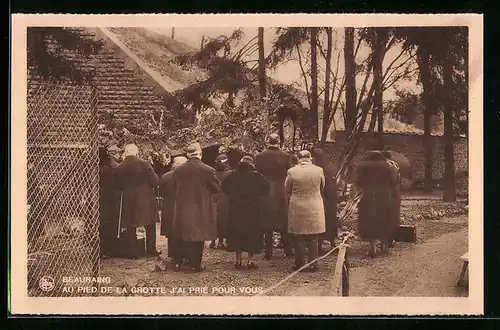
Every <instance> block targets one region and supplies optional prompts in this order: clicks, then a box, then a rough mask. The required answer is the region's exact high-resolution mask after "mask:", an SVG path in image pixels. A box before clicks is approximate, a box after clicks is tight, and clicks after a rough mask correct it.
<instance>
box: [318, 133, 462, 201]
mask: <svg viewBox="0 0 500 330" xmlns="http://www.w3.org/2000/svg"><path fill="white" fill-rule="evenodd" d="M431 139H432V141H433V146H434V150H433V155H434V156H433V179H435V180H438V181H439V180H442V178H443V173H444V139H443V137H442V136H432V137H431ZM345 140H346V134H345V133H344V132H337V133H336V141H335V142H334V143H329V144H328V145H327V146H326V148H325V149H326V150H327V152H328V154H329V156H330V158H331V160H332V161H333V162H334V164H338V162H339V155H340V152H341V150H342V147H343V146H344V143H345ZM372 142H373V137H372V136H371V135H369V134H368V133H366V134H364V135H363V136H362V138H361V144H360V148H359V151H358V153H357V154H356V157H355V162H356V161H357V160H359V158H360V157H361V155H362V154H363V152H364V151H365V150H366V148H367V147H368V146H370V145H371V143H372ZM384 144H385V145H386V146H387V148H388V149H392V150H394V151H397V152H399V153H401V154H403V155H405V156H406V157H407V158H408V159H409V160H410V162H411V164H412V166H413V178H414V181H420V180H423V179H424V149H423V136H422V135H411V134H398V133H386V134H385V135H384ZM454 146H455V147H454V155H455V173H456V176H457V185H458V186H457V190H458V191H460V192H462V193H463V192H466V191H467V189H468V187H467V185H468V180H467V178H468V166H469V165H468V159H469V158H468V142H467V139H466V138H463V137H457V138H456V140H455V145H454Z"/></svg>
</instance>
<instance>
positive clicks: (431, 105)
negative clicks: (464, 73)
mask: <svg viewBox="0 0 500 330" xmlns="http://www.w3.org/2000/svg"><path fill="white" fill-rule="evenodd" d="M418 65H419V70H420V80H421V81H422V88H423V95H422V96H423V103H424V106H425V111H424V136H423V144H424V189H425V190H426V191H432V189H433V178H432V157H433V145H432V140H431V116H432V114H433V113H434V112H435V109H436V104H435V99H434V95H433V94H434V88H433V79H434V78H433V77H432V73H431V63H430V54H429V52H428V50H427V49H423V48H422V46H420V47H419V49H418Z"/></svg>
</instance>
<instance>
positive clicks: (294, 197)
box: [285, 150, 326, 272]
mask: <svg viewBox="0 0 500 330" xmlns="http://www.w3.org/2000/svg"><path fill="white" fill-rule="evenodd" d="M298 158H299V164H298V165H297V166H294V167H293V168H291V169H289V170H288V174H287V177H286V180H285V189H286V193H287V197H288V200H289V202H288V205H289V208H288V233H290V234H291V235H293V237H294V243H295V267H294V270H297V269H299V268H301V267H302V266H304V264H305V248H306V246H307V248H308V262H312V261H313V260H315V259H316V258H317V257H318V238H319V237H318V236H319V235H320V234H323V233H324V232H325V230H326V222H325V209H324V204H323V196H322V192H323V189H324V187H325V176H324V172H323V169H322V168H321V167H319V166H316V165H314V164H313V163H312V158H311V153H310V152H309V151H308V150H302V151H301V152H300V153H299V157H298ZM306 269H307V271H313V272H314V271H316V270H317V269H318V265H317V263H316V262H315V263H313V264H312V265H310V266H309V267H308V268H306Z"/></svg>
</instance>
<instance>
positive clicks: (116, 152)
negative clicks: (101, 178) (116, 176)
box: [108, 145, 122, 168]
mask: <svg viewBox="0 0 500 330" xmlns="http://www.w3.org/2000/svg"><path fill="white" fill-rule="evenodd" d="M121 153H122V150H121V149H120V148H118V147H117V146H115V145H113V146H110V147H108V155H109V158H110V163H111V167H113V168H116V167H117V166H118V164H120V162H121V157H122V155H121Z"/></svg>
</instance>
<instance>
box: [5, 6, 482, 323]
mask: <svg viewBox="0 0 500 330" xmlns="http://www.w3.org/2000/svg"><path fill="white" fill-rule="evenodd" d="M35 16H36V15H35ZM40 16H43V15H40ZM61 16H65V15H61ZM73 16H75V17H76V16H79V15H73ZM91 16H93V15H89V16H87V17H91ZM112 16H113V15H112ZM119 16H122V18H126V16H125V15H116V17H119ZM129 16H130V17H131V18H132V17H133V16H134V15H129ZM137 16H140V15H137ZM176 16H177V17H176V19H172V20H171V22H172V23H174V22H177V23H178V24H175V25H174V24H172V23H170V24H171V25H172V26H167V25H168V23H169V21H168V20H167V21H164V23H163V25H161V24H152V23H151V22H148V23H147V18H143V19H142V21H141V20H135V21H134V22H136V23H139V24H133V23H126V22H127V20H123V19H122V20H121V21H120V20H117V21H116V22H113V20H111V22H113V23H112V24H111V23H110V24H109V25H107V26H105V25H103V23H102V22H103V21H100V22H101V23H97V24H95V25H93V26H92V25H89V24H91V23H92V20H91V19H90V18H88V19H87V22H86V23H87V24H77V23H74V25H71V24H66V23H71V20H64V21H63V22H64V24H63V25H61V24H50V20H46V22H47V24H45V25H44V24H34V25H32V26H30V25H29V24H27V23H26V22H24V24H25V25H24V26H23V27H20V29H22V30H23V31H22V32H21V34H20V35H23V34H24V38H25V41H24V43H22V44H23V45H24V46H23V47H25V48H24V52H25V54H23V57H22V58H24V59H25V63H24V68H25V71H26V72H25V73H23V74H22V75H21V76H20V77H24V78H23V79H25V81H24V82H21V84H20V85H18V86H25V87H26V90H25V91H22V90H17V91H16V93H19V94H20V95H21V96H22V98H18V99H20V100H21V101H20V102H23V101H24V102H25V104H24V109H25V110H24V111H25V113H24V114H22V115H21V114H18V115H17V117H16V116H15V115H13V122H12V125H13V126H15V125H16V123H15V122H14V121H15V120H16V118H17V119H18V120H22V121H24V124H23V125H25V126H24V128H22V126H21V131H18V132H17V133H18V134H20V135H23V134H24V137H23V140H19V141H25V143H26V144H25V149H24V150H23V151H22V152H21V151H18V152H19V153H18V154H17V155H13V157H17V162H18V163H17V164H19V166H17V165H14V163H12V164H13V165H12V167H13V168H14V167H17V168H18V169H17V171H18V173H19V174H20V175H23V174H24V179H23V178H21V179H20V180H21V181H23V182H26V184H25V185H24V186H21V187H25V188H24V189H23V190H24V191H20V192H19V193H20V195H19V196H21V198H20V199H18V200H15V199H13V203H14V202H15V203H17V204H16V209H20V210H17V214H18V215H20V216H19V217H20V218H19V219H17V218H16V219H14V218H12V219H11V221H12V222H13V223H14V222H16V228H18V229H13V231H12V233H11V237H12V239H11V242H12V245H14V244H16V247H14V246H12V247H11V249H12V260H13V259H14V258H16V260H15V261H16V263H20V264H24V266H22V265H21V266H20V268H18V269H23V271H20V272H18V273H15V274H14V272H13V270H14V267H13V266H12V267H11V274H10V276H11V281H13V279H14V278H15V277H16V278H18V279H17V280H16V281H19V283H22V285H21V286H18V287H17V288H18V289H19V288H20V289H21V290H22V289H23V288H24V289H25V292H17V293H16V294H18V295H23V296H26V297H25V298H23V299H32V298H33V299H35V301H37V302H38V303H40V304H42V302H43V301H44V299H48V298H62V297H65V298H74V299H75V300H73V299H71V300H70V301H75V303H77V302H78V301H79V300H81V299H85V298H92V299H94V300H92V301H96V302H99V304H103V305H109V304H110V302H111V301H113V304H114V302H115V301H117V302H118V301H122V300H123V299H124V298H127V299H131V298H134V299H140V300H134V301H136V303H135V304H137V303H139V304H145V306H144V309H147V307H146V306H148V304H147V302H148V301H151V300H150V299H152V298H158V299H159V298H162V299H170V298H175V299H178V300H179V301H180V299H181V298H187V297H219V298H218V299H223V298H229V297H240V298H245V299H244V300H238V301H242V303H238V305H237V306H238V307H236V303H234V305H233V306H232V307H231V306H229V307H228V308H229V309H231V308H233V309H237V311H235V312H238V313H240V314H241V313H248V312H249V311H247V310H245V307H244V306H245V303H244V302H245V301H247V300H248V301H251V299H256V298H251V297H260V299H268V298H270V297H278V298H283V299H285V298H288V299H290V298H292V300H283V301H289V302H284V303H283V304H288V305H296V303H294V302H293V298H296V299H298V298H301V299H302V298H311V299H312V298H335V297H336V298H338V299H341V300H340V301H342V299H343V298H346V297H349V298H350V299H351V298H359V299H361V298H389V297H390V298H405V301H411V300H412V299H415V301H420V302H419V304H421V305H425V301H424V300H419V299H422V298H456V299H459V300H458V301H457V303H456V305H460V304H463V306H464V308H465V307H466V306H468V305H470V306H469V307H471V306H472V303H471V302H470V301H469V300H468V298H469V297H470V296H471V295H473V293H472V291H470V289H469V270H470V271H471V273H472V268H473V267H472V266H471V267H469V251H470V250H471V249H472V247H471V246H472V245H476V243H477V244H478V246H477V247H474V249H475V251H476V255H478V258H479V259H475V260H476V261H474V262H476V263H475V264H472V265H473V266H474V269H476V268H478V269H479V268H482V229H481V228H482V227H479V231H476V232H475V234H474V235H475V236H474V237H475V238H474V239H472V236H471V235H472V234H471V233H472V231H471V226H474V224H471V222H470V221H474V222H482V213H476V214H472V213H470V211H469V198H471V203H472V199H474V203H476V205H477V204H479V206H476V209H475V210H476V212H482V195H481V194H482V193H481V192H479V195H478V192H477V191H473V190H472V187H473V183H472V179H470V178H469V173H473V170H472V169H471V168H470V164H471V159H470V157H476V156H477V155H481V154H482V140H480V141H481V145H477V144H476V145H473V144H472V143H471V139H473V137H472V136H473V135H476V136H482V128H481V127H476V128H475V129H476V130H475V131H474V130H473V127H472V124H470V121H469V115H471V117H472V116H478V115H479V116H482V103H481V102H482V101H479V102H477V100H479V99H475V100H476V101H475V103H472V101H471V100H473V98H472V97H471V88H474V85H473V84H472V81H473V80H474V82H476V83H477V82H478V81H479V80H482V79H478V78H481V77H482V50H481V51H480V52H479V55H478V53H477V52H476V53H475V54H476V55H475V57H474V59H472V56H471V54H470V52H471V51H473V50H472V49H473V47H471V38H472V29H471V27H470V23H469V24H468V23H467V22H468V21H467V19H465V18H467V15H450V16H463V17H464V18H463V19H462V20H463V22H464V23H463V24H451V23H452V22H453V19H449V20H448V21H449V22H450V24H448V25H442V24H432V22H431V24H425V25H421V24H419V23H418V22H419V21H418V20H413V21H414V23H413V24H410V21H408V19H400V20H399V21H398V22H395V23H394V24H393V25H391V24H390V22H391V21H390V20H383V19H378V20H375V19H374V20H373V22H376V24H370V23H371V21H370V19H366V22H365V23H363V25H360V24H362V23H360V22H355V21H356V18H355V16H356V15H351V17H350V22H351V24H350V25H348V24H342V25H339V23H338V22H335V20H332V19H330V22H333V23H335V24H328V22H329V20H327V19H320V20H318V21H317V22H316V20H315V19H314V18H313V17H314V15H302V16H303V17H308V21H306V20H304V22H307V23H304V24H303V25H300V24H298V23H300V20H297V21H294V20H292V19H291V18H289V19H288V24H286V23H287V22H286V21H285V20H281V21H279V20H278V21H276V22H274V21H273V19H271V17H268V19H267V21H265V23H266V24H262V26H258V25H259V21H258V20H252V21H251V25H250V26H249V24H248V22H250V21H249V20H246V22H247V24H242V25H238V24H234V23H238V20H237V19H232V20H228V22H227V25H224V26H218V25H211V24H209V22H213V19H212V20H211V21H210V20H209V19H207V20H206V21H207V23H206V26H203V24H202V23H203V19H204V18H203V16H200V17H199V18H198V22H197V23H196V24H193V25H192V26H190V25H189V24H188V23H181V22H183V21H181V20H180V17H182V16H192V15H176ZM227 16H233V15H226V17H227ZM234 16H237V15H234ZM243 16H245V15H243ZM262 16H263V18H264V17H266V16H270V15H262ZM277 16H282V15H277ZM283 16H286V15H283ZM319 16H321V15H319ZM338 16H343V15H338ZM377 16H378V15H373V18H376V17H377ZM386 16H387V17H389V16H404V15H386ZM406 16H411V15H406ZM420 16H422V15H420ZM424 16H425V15H424ZM472 16H479V17H480V18H481V16H480V15H472ZM54 17H57V15H55V16H54ZM146 17H147V16H146ZM131 18H129V19H131ZM56 21H57V20H56ZM191 21H193V19H191ZM292 21H293V22H292ZM434 21H435V22H436V20H434ZM476 21H478V20H477V19H476ZM104 22H105V21H104ZM140 22H144V24H142V25H141V24H140ZM263 22H264V20H263ZM277 22H280V23H284V24H279V25H277V24H276V23H277ZM320 22H321V24H319V23H320ZM401 22H403V23H405V22H406V23H407V25H404V24H401ZM457 22H460V20H458V21H457ZM479 22H481V25H480V28H481V29H480V31H479V32H480V33H481V34H479V41H478V39H477V38H478V35H476V36H475V38H476V39H475V40H476V41H475V42H476V45H480V48H481V49H482V18H481V19H480V20H479ZM120 23H125V24H123V25H119V24H120ZM230 23H233V24H234V25H229V24H230ZM132 24H133V25H132ZM273 24H276V26H274V25H273ZM311 24H313V25H311ZM315 24H317V25H315ZM13 30H14V28H13ZM474 32H476V33H478V32H477V31H474ZM13 33H14V32H13ZM14 50H15V51H17V50H22V49H21V48H20V47H16V48H13V52H14ZM478 56H479V57H478ZM15 57H16V54H13V59H15ZM472 60H474V61H476V62H477V63H478V64H474V63H470V61H472ZM21 61H22V60H21ZM472 66H474V67H475V68H476V69H475V73H473V74H474V77H473V78H469V71H470V70H471V69H470V68H471V67H472ZM19 67H21V68H22V67H23V66H22V63H21V66H19ZM478 70H479V71H478ZM13 72H15V71H14V69H13ZM14 74H15V73H14ZM471 75H472V73H471ZM18 79H20V78H18ZM23 84H24V85H23ZM13 86H14V85H13ZM478 86H480V88H481V90H478V89H477V88H476V89H475V90H476V93H477V92H479V94H481V95H480V97H481V100H482V85H478ZM13 88H14V87H13ZM13 93H14V91H13ZM12 111H13V112H14V111H16V108H14V106H13V107H12ZM479 113H481V114H479ZM476 118H477V117H476ZM471 120H472V119H471ZM475 122H476V124H477V123H478V120H477V119H476V121H475ZM22 130H24V133H23V132H22ZM14 132H15V130H14V128H13V134H14ZM479 138H480V139H482V137H479ZM476 141H477V140H476ZM16 147H23V146H22V145H17V146H16ZM23 148H24V147H23ZM471 148H472V149H471ZM12 152H13V154H14V153H16V151H15V150H13V151H12ZM469 155H470V156H469ZM481 158H482V157H481ZM477 166H478V165H477V163H476V167H475V171H476V172H477V171H479V172H481V171H482V165H481V166H480V167H477ZM13 171H14V170H13ZM476 178H477V176H476ZM480 180H482V175H481V176H480ZM478 184H480V185H481V187H482V181H481V182H479V181H477V183H476V185H475V187H479V186H478ZM17 189H20V188H17ZM23 194H24V199H22V195H23ZM14 195H15V194H14ZM13 198H14V197H13ZM478 198H479V200H478ZM24 207H26V211H23V208H24ZM23 212H24V213H23ZM23 214H24V218H23ZM13 217H14V215H13ZM469 219H470V221H469ZM476 225H479V226H482V224H479V223H478V224H476ZM21 227H23V228H21ZM15 230H17V233H19V235H15V232H14V231H15ZM22 233H24V236H22V235H23V234H22ZM21 241H22V242H24V243H22V244H19V245H18V246H17V242H21ZM21 249H23V250H24V251H21ZM14 254H15V255H16V257H14ZM471 258H472V257H471ZM478 271H480V273H477V274H479V276H480V278H479V277H477V275H476V277H475V278H476V279H477V280H478V281H476V284H477V285H479V286H477V287H475V289H476V290H477V289H478V290H480V291H481V290H482V284H481V283H482V270H478ZM19 277H23V278H19ZM471 282H474V281H472V279H471ZM472 285H473V284H471V286H472ZM14 291H15V290H14V287H13V289H12V292H13V294H14ZM479 294H480V297H482V292H481V293H479ZM145 298H148V299H145ZM115 299H118V300H115ZM175 299H171V300H168V301H170V302H169V305H175V304H176V301H177V300H175ZM460 299H462V300H463V303H460V301H462V300H460ZM47 301H49V300H47ZM50 301H58V300H50ZM64 301H67V300H63V302H58V303H57V304H62V305H60V306H61V307H60V308H62V306H64V304H65V303H64ZM81 301H83V300H81ZM106 301H109V302H106ZM155 301H156V300H155ZM159 301H161V300H159ZM210 301H212V300H210ZM230 301H232V300H227V301H226V300H221V303H223V302H225V303H226V304H229V305H231V304H233V303H231V302H230ZM256 301H257V300H256ZM259 301H265V300H259ZM280 301H281V300H280ZM311 301H312V300H311ZM367 301H368V300H367ZM341 303H342V302H341ZM209 304H214V305H217V303H216V302H215V300H213V303H209ZM268 304H269V305H272V304H273V303H272V302H271V301H269V302H268ZM316 304H322V303H320V302H319V301H318V302H317V303H316ZM371 304H377V303H375V302H372V303H371ZM378 304H380V303H378ZM434 304H435V305H436V306H439V303H438V302H437V300H436V301H435V302H434ZM481 304H482V303H481ZM353 305H354V306H355V304H354V303H353ZM396 305H397V303H396ZM198 306H201V305H198ZM368 306H369V305H368V303H364V307H363V308H369V307H368ZM450 306H451V305H450ZM19 307H21V306H19ZM299 307H300V306H290V308H291V310H292V309H293V310H294V311H295V313H301V311H300V310H299V309H298V308H299ZM330 307H331V311H330V313H331V314H335V313H336V311H335V308H334V307H333V306H330ZM89 308H91V306H90V304H89V306H87V307H85V310H87V312H86V313H90V312H89V311H90V309H89ZM110 308H112V307H110ZM114 308H118V307H116V306H115V307H114ZM169 308H170V307H169ZM169 308H166V307H165V309H164V310H163V311H164V314H169V313H171V310H170V309H169ZM186 308H187V307H186ZM214 308H215V307H214ZM266 308H267V307H265V306H262V308H260V309H259V310H261V311H263V312H264V313H274V311H275V310H274V309H273V308H274V307H272V306H270V307H269V308H268V309H266ZM353 308H355V307H353ZM399 308H400V310H401V308H403V307H399ZM311 309H314V307H311V308H309V309H307V310H308V311H309V313H310V311H311ZM471 309H473V308H472V307H471ZM155 310H156V311H157V312H158V309H155ZM304 310H306V309H304ZM321 310H322V311H324V310H325V306H322V307H321ZM378 310H380V307H379V309H378ZM475 310H477V309H475ZM115 311H116V312H118V311H119V310H118V309H116V310H115ZM192 312H193V313H195V314H196V313H198V312H200V311H194V310H193V311H192ZM201 312H202V311H201ZM408 312H410V309H408ZM160 313H161V312H160ZM185 313H189V312H185Z"/></svg>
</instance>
